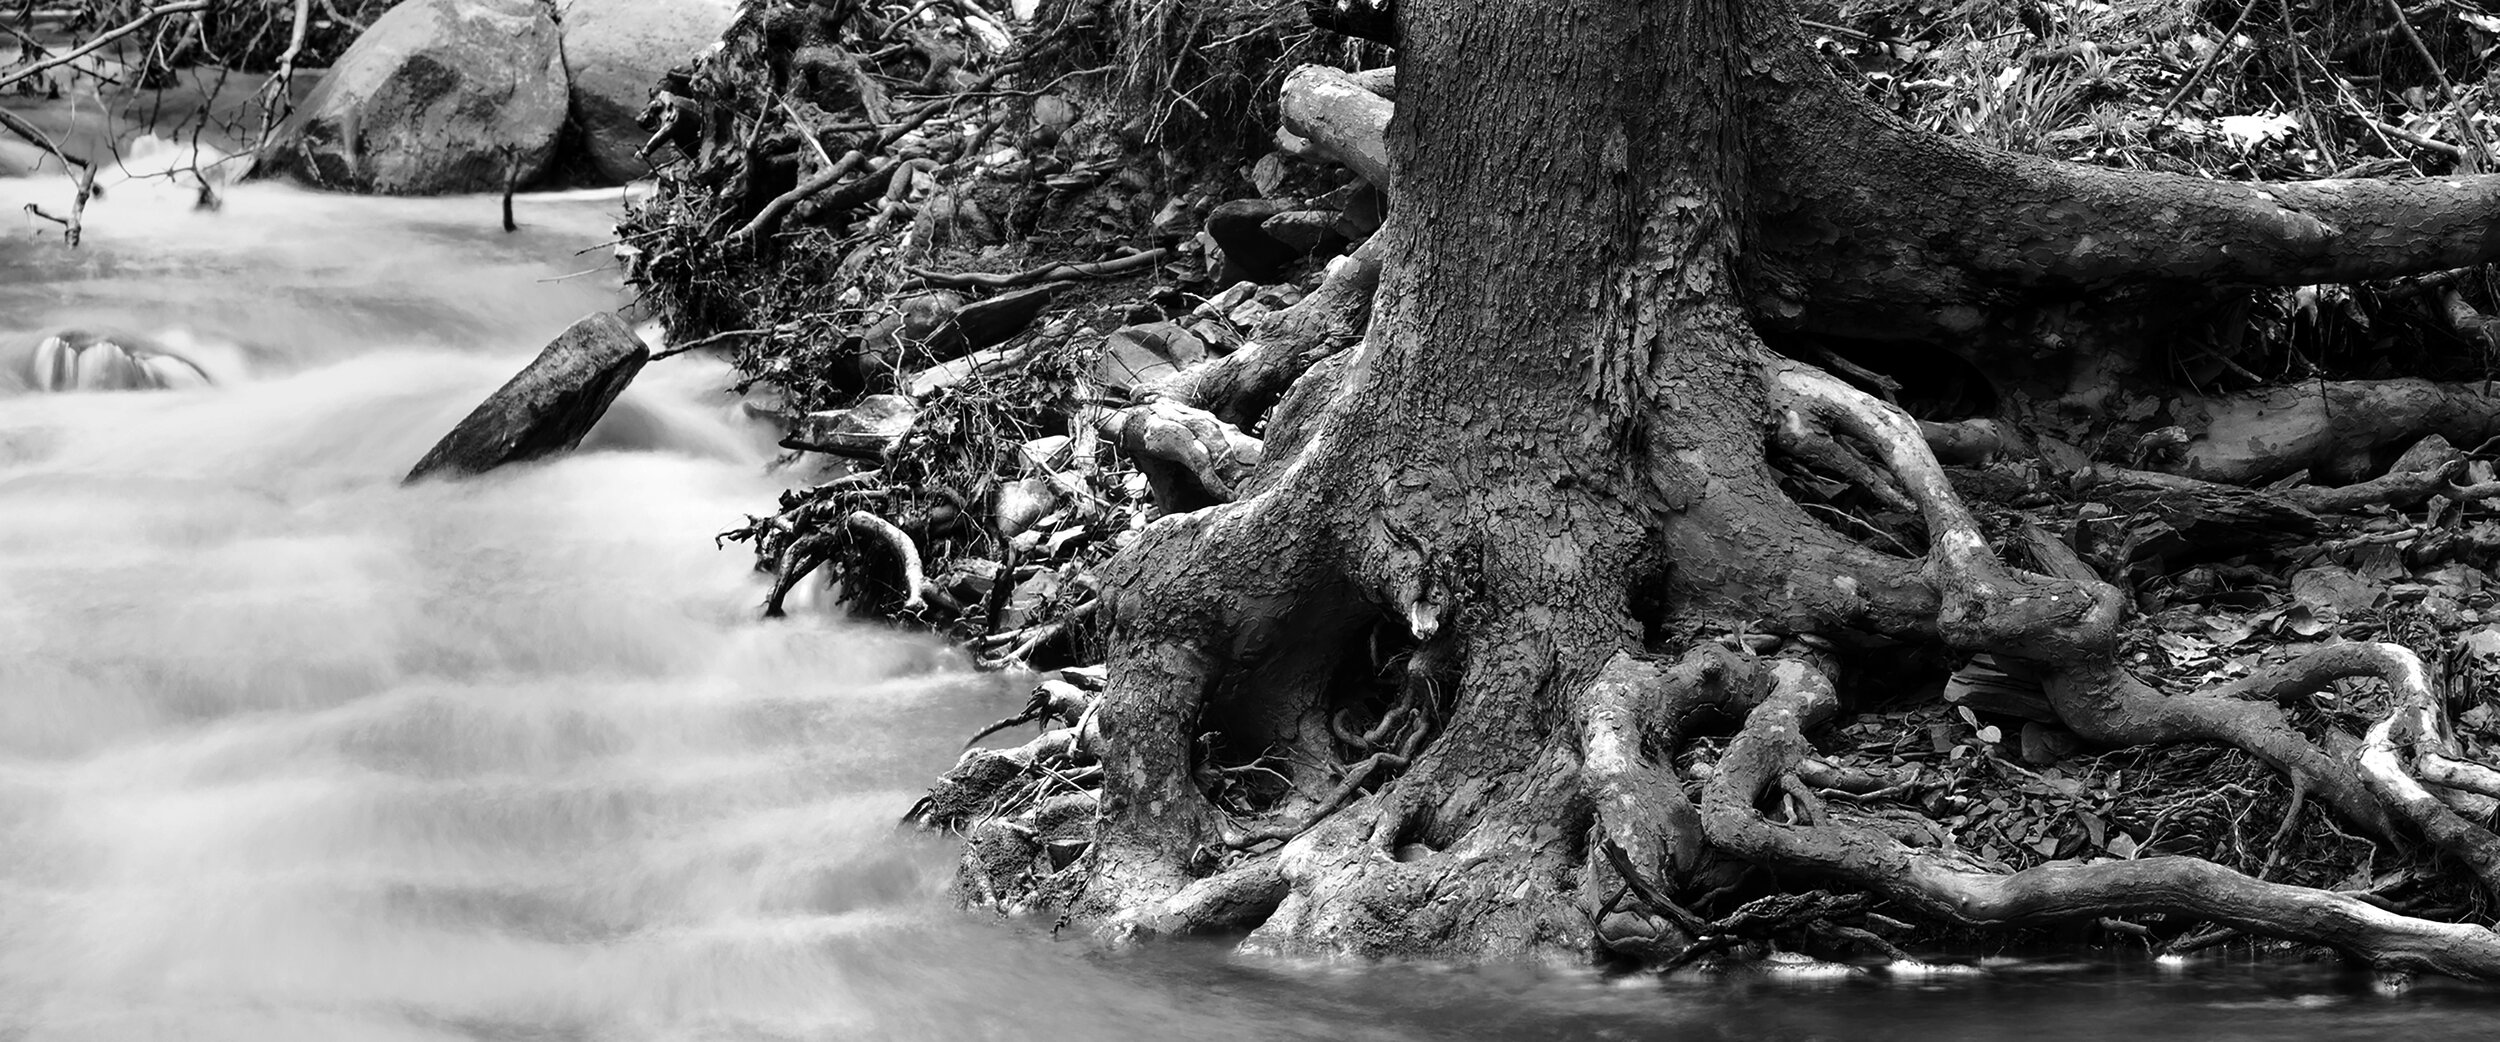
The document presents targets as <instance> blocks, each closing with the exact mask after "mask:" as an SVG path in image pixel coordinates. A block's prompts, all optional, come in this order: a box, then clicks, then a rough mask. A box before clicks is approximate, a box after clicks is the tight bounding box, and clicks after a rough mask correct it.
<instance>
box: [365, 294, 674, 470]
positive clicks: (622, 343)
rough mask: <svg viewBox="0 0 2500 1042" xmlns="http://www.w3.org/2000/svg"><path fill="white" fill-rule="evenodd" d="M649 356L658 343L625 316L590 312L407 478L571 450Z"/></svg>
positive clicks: (437, 446)
mask: <svg viewBox="0 0 2500 1042" xmlns="http://www.w3.org/2000/svg"><path fill="white" fill-rule="evenodd" d="M650 360H651V349H650V348H648V347H645V346H643V342H642V338H640V337H637V336H635V335H634V331H633V329H632V328H631V327H629V326H627V325H626V324H625V322H624V320H623V319H620V318H618V317H616V316H615V315H614V314H611V313H609V312H605V311H601V312H597V313H594V314H591V315H588V316H585V317H584V318H582V320H581V321H578V322H575V323H573V326H572V328H570V329H567V330H565V331H564V332H563V333H562V334H561V335H559V336H557V337H556V339H555V342H553V343H550V344H548V345H547V348H546V350H544V351H540V352H539V353H538V358H537V359H536V360H535V361H532V362H531V363H530V364H529V366H528V367H527V368H525V369H522V370H521V371H520V373H519V374H518V375H515V376H514V377H513V378H512V379H511V381H510V382H507V383H505V384H504V385H503V387H502V388H501V389H498V390H497V391H496V392H495V393H494V394H491V395H488V396H487V398H486V400H485V401H483V402H480V403H478V407H477V408H476V409H475V410H474V411H472V412H470V413H469V418H468V419H465V420H462V421H460V425H459V426H457V427H454V428H452V431H451V433H450V434H447V435H445V436H444V437H443V440H442V441H440V442H437V443H435V445H434V449H433V451H431V452H428V453H426V454H425V458H424V459H421V460H418V461H417V465H416V468H415V469H413V470H410V471H409V472H408V478H407V480H408V481H410V482H414V481H417V480H420V479H422V478H425V477H428V476H431V475H434V474H455V475H457V474H482V473H485V472H486V471H490V470H493V469H495V468H497V467H500V466H503V465H504V464H507V463H520V462H522V461H525V460H533V459H537V458H539V457H542V456H552V455H556V454H558V453H563V452H570V451H572V449H573V447H574V446H576V445H579V444H581V443H582V436H583V435H585V434H588V433H590V428H591V427H592V426H593V425H596V424H597V423H598V422H599V417H600V416H602V415H605V414H606V413H607V411H608V405H609V404H610V403H613V402H615V401H616V396H617V395H618V394H621V393H623V392H624V390H625V385H626V384H629V383H632V382H633V381H634V374H636V373H639V372H641V371H642V364H643V363H644V362H647V361H650Z"/></svg>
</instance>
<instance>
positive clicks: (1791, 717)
mask: <svg viewBox="0 0 2500 1042" xmlns="http://www.w3.org/2000/svg"><path fill="white" fill-rule="evenodd" d="M1773 676H1774V678H1775V682H1774V691H1773V693H1772V694H1771V695H1770V697H1768V698H1767V699H1765V700H1764V701H1763V703H1762V705H1761V706H1759V707H1757V708H1756V709H1754V710H1753V712H1752V713H1751V714H1750V715H1748V716H1747V718H1746V721H1745V726H1744V729H1743V730H1742V731H1740V732H1739V733H1738V735H1737V737H1736V740H1735V741H1733V742H1731V743H1729V745H1728V748H1727V751H1726V752H1725V753H1724V754H1722V755H1721V757H1720V761H1719V763H1720V769H1719V772H1718V774H1717V775H1716V776H1715V777H1713V778H1712V779H1711V781H1710V782H1709V783H1708V785H1707V786H1705V789H1704V795H1703V799H1702V803H1703V825H1704V828H1705V829H1706V831H1707V832H1708V834H1709V837H1710V841H1711V842H1712V843H1714V844H1716V845H1718V846H1720V847H1722V848H1724V849H1727V850H1728V851H1730V852H1732V853H1734V854H1736V855H1738V856H1740V857H1744V858H1746V859H1748V860H1751V861H1754V862H1756V863H1758V864H1763V865H1767V866H1772V867H1775V868H1778V869H1781V870H1786V871H1794V872H1800V873H1805V874H1808V875H1811V876H1814V877H1817V878H1823V879H1831V880H1836V881H1841V882H1846V883H1848V884H1849V885H1852V886H1858V887H1864V888H1866V889H1868V890H1872V891H1874V892H1876V893H1880V894H1883V895H1884V896H1886V897H1889V898H1891V899H1893V900H1894V901H1896V902H1898V903H1899V904H1900V905H1901V906H1903V907H1905V908H1907V909H1913V910H1915V911H1917V912H1918V913H1919V914H1923V915H1929V916H1934V917H1937V918H1941V919H1947V920H1951V921H1955V922H1962V923H1968V924H1972V925H2011V924H2020V923H2033V922H2054V921H2062V920H2070V919H2079V918H2089V917H2096V916H2109V915H2122V914H2131V913H2139V912H2162V913H2172V914H2185V915H2193V916H2197V917H2199V918H2203V919H2206V920H2210V921H2213V922H2217V923H2223V924H2227V925H2229V926H2232V927H2234V928H2237V929H2241V930H2245V931H2248V932H2252V933H2261V934H2267V935H2271V936H2278V937H2288V938H2294V939H2298V940H2304V941H2311V942H2315V943H2318V944H2324V945H2328V946H2331V947H2335V948H2339V949H2342V950H2344V951H2347V952H2350V953H2352V954H2353V955H2355V956H2357V957H2360V958H2362V959H2364V960H2366V961H2368V962H2369V963H2371V964H2372V965H2376V966H2380V967H2384V968H2388V969H2399V970H2424V971H2431V972H2438V973H2446V974H2451V975H2454V976H2459V977H2470V978H2480V979H2494V978H2500V933H2496V932H2494V931H2492V930H2491V929H2490V928H2488V927H2482V926H2473V925H2467V924H2461V923H2439V922H2431V921H2429V920H2424V919H2416V918H2413V917H2410V916H2405V915H2399V914H2396V913H2393V912H2389V911H2386V910H2385V909H2382V908H2380V907H2378V906H2376V905H2373V904H2371V903H2369V902H2367V901H2364V900H2362V899H2360V898H2358V897H2353V896H2349V895H2345V894H2337V893H2331V892H2328V891H2323V890H2315V889H2310V888H2307V887H2297V886H2285V885H2282V884H2277V883H2267V882H2264V881H2261V880H2257V879H2252V878H2249V877H2247V876H2244V875H2241V874H2239V873H2237V872H2233V871H2231V870H2229V869H2226V868H2223V867H2221V866H2218V865H2215V864H2213V863H2212V862H2209V861H2205V860H2202V859H2198V858H2188V857H2159V858H2147V859H2143V860H2138V861H2112V862H2103V863H2100V864H2093V865H2045V866H2042V867H2039V868H2033V869H2028V870H2025V871H2022V872H2017V873H2014V874H2011V875H2006V874H1999V873H1994V872H1987V871H1981V870H1975V869H1974V868H1972V867H1971V866H1969V865H1967V864H1956V863H1955V862H1954V861H1953V860H1952V859H1951V858H1950V857H1948V856H1944V855H1938V854H1934V853H1930V852H1925V851H1920V850H1915V849H1912V848H1910V847H1906V846H1903V845H1901V844H1900V843H1898V842H1896V841H1894V840H1893V839H1892V838H1890V837H1888V836H1884V835H1882V834H1880V833H1876V832H1873V831H1871V830H1867V829H1864V828H1857V827H1852V826H1846V825H1835V824H1828V823H1827V824H1820V825H1800V824H1781V823H1778V822H1774V821H1771V820H1769V819H1767V818H1765V817H1764V816H1763V815H1762V814H1761V813H1760V812H1759V811H1757V810H1756V809H1755V801H1756V800H1757V799H1759V798H1760V797H1761V796H1762V794H1763V793H1765V792H1766V791H1769V790H1771V789H1772V788H1774V787H1775V786H1776V784H1777V782H1778V779H1779V778H1780V776H1781V775H1782V773H1783V772H1786V771H1788V770H1790V769H1791V768H1792V767H1793V766H1794V765H1795V764H1797V763H1798V762H1800V761H1801V760H1802V759H1803V758H1804V757H1805V755H1806V753H1807V751H1808V749H1809V747H1808V745H1807V744H1806V739H1805V732H1806V730H1807V729H1808V728H1810V727H1812V726H1813V725H1814V724H1815V723H1817V722H1819V721H1821V720H1824V719H1828V718H1829V717H1830V716H1831V714H1832V713H1833V712H1834V711H1835V710H1837V709H1838V707H1839V703H1838V700H1837V699H1836V697H1835V696H1834V694H1833V692H1832V686H1831V680H1830V678H1829V676H1828V675H1827V674H1826V672H1825V671H1824V670H1823V669H1821V668H1818V667H1817V666H1816V665H1814V664H1812V663H1810V662H1808V661H1805V660H1802V659H1789V660H1785V661H1783V662H1781V663H1779V664H1778V665H1776V666H1774V667H1773Z"/></svg>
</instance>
